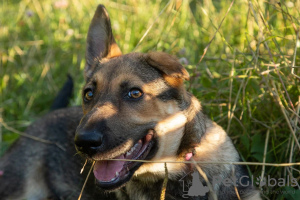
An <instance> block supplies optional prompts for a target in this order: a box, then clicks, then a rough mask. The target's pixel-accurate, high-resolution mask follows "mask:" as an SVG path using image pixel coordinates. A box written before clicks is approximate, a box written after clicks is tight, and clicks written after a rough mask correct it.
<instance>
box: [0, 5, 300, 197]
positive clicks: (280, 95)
mask: <svg viewBox="0 0 300 200" xmlns="http://www.w3.org/2000/svg"><path fill="white" fill-rule="evenodd" d="M180 2H181V1H177V4H176V1H162V0H161V1H159V0H157V1H154V0H153V1H135V0H129V1H121V0H116V1H108V0H104V1H101V3H102V4H104V5H105V6H106V7H107V9H108V11H109V13H110V16H111V21H112V27H113V31H114V34H115V38H116V40H117V42H118V44H119V45H120V47H121V49H122V50H123V52H124V53H129V52H131V51H139V52H147V51H165V52H168V53H170V54H173V55H176V56H177V57H178V58H180V60H181V61H182V62H183V63H184V64H185V65H186V67H187V68H188V70H189V72H190V74H191V81H190V82H189V83H187V87H188V88H189V89H190V91H191V92H193V94H194V95H196V96H197V97H198V98H199V99H200V100H201V101H202V103H203V105H204V109H205V111H206V113H207V114H208V115H209V117H210V118H212V119H213V120H215V121H217V122H218V123H220V124H221V125H222V126H223V127H224V129H225V130H228V133H229V135H230V136H231V138H232V139H233V141H234V143H235V145H236V147H237V148H238V149H239V151H240V152H241V155H242V157H243V159H244V160H245V161H249V162H251V161H255V162H257V161H258V162H263V155H264V147H265V144H268V148H267V151H266V162H271V163H272V162H273V163H288V162H300V156H299V146H298V145H297V143H296V142H295V140H294V136H293V134H292V132H294V133H295V136H296V137H298V141H299V121H300V120H299V107H300V99H299V94H300V87H299V79H297V77H296V76H300V70H299V63H300V62H299V47H300V42H299V39H297V37H296V35H297V33H298V32H299V19H300V18H299V10H300V3H299V1H280V3H277V2H275V1H270V2H271V3H269V2H267V1H246V0H244V1H235V2H234V4H233V6H232V8H231V9H230V11H229V14H228V15H226V12H227V10H228V8H229V6H230V4H231V1H229V0H224V1H211V0H200V1H196V0H190V1H182V2H181V5H180ZM98 3H100V1H92V0H86V1H79V0H69V1H67V0H60V1H55V0H44V1H38V0H24V1H17V0H4V1H2V2H1V10H0V11H1V12H0V92H1V97H0V100H1V101H0V103H1V105H0V107H1V108H0V114H1V115H0V118H1V119H2V120H3V121H4V122H5V123H7V124H8V125H9V126H11V127H14V128H16V129H18V130H21V131H23V130H24V129H25V128H26V127H27V126H28V125H29V124H30V123H31V122H32V121H34V120H35V119H37V118H38V117H40V116H41V115H43V114H45V113H47V112H48V110H49V107H50V105H51V102H52V100H53V98H54V97H55V95H56V93H57V92H58V90H59V88H60V87H61V86H62V84H63V83H64V81H65V80H66V76H67V74H71V76H72V77H73V78H74V80H75V82H76V83H75V95H74V97H73V99H72V102H71V104H72V105H79V104H80V103H81V99H80V88H81V86H82V84H83V75H82V71H83V67H84V54H85V37H86V33H87V30H88V25H89V22H90V20H91V18H92V16H93V14H94V11H95V8H96V6H97V4H98ZM224 17H225V19H224V21H223V24H222V26H221V27H220V28H219V29H218V27H219V25H220V23H221V21H222V19H223V18H224ZM297 31H298V32H297ZM215 33H216V37H215V38H213V36H214V34H215ZM141 39H142V40H141ZM211 39H213V40H212V42H211V44H210V46H209V47H208V49H207V53H206V54H205V56H204V58H203V60H202V61H201V62H199V60H200V58H201V56H202V54H203V52H204V49H205V47H207V45H208V44H209V42H210V41H211ZM296 45H298V46H296ZM295 47H296V48H295ZM294 58H295V62H294ZM292 67H295V68H294V72H293V73H292ZM0 130H1V131H0V138H1V139H2V143H1V148H0V155H1V154H2V153H3V150H4V149H6V148H7V146H8V145H9V144H10V143H11V142H12V141H14V140H15V139H16V138H17V134H14V133H12V132H10V131H8V130H6V129H5V128H4V127H2V128H1V125H0ZM268 131H269V134H270V135H269V139H268V141H267V142H266V141H265V139H266V133H267V132H268ZM250 168H251V171H252V172H253V173H254V174H255V175H257V176H259V175H260V174H261V171H262V167H261V166H251V167H250ZM294 168H295V169H296V170H295V169H294ZM294 168H291V167H285V168H283V167H282V168H275V167H266V170H265V173H266V174H268V175H271V176H273V177H286V176H287V175H291V174H292V175H293V176H294V177H295V178H298V180H299V177H300V174H299V170H300V169H299V166H298V167H296V166H295V167H294ZM280 189H286V190H288V189H290V188H275V190H280ZM269 190H271V188H263V191H269ZM298 192H299V191H298ZM293 195H294V196H293ZM296 195H297V194H296V193H295V194H291V195H290V196H285V197H281V196H279V195H274V194H273V195H272V194H271V195H268V196H269V198H270V199H283V198H286V199H293V198H294V199H296V198H297V196H296ZM298 195H299V193H298Z"/></svg>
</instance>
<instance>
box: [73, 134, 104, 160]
mask: <svg viewBox="0 0 300 200" xmlns="http://www.w3.org/2000/svg"><path fill="white" fill-rule="evenodd" d="M102 143H103V134H102V133H101V132H98V131H88V130H81V131H80V130H79V131H77V132H76V135H75V145H76V147H77V149H78V150H79V151H81V152H82V153H86V154H88V155H92V154H95V153H96V152H97V149H99V148H100V147H101V145H102Z"/></svg>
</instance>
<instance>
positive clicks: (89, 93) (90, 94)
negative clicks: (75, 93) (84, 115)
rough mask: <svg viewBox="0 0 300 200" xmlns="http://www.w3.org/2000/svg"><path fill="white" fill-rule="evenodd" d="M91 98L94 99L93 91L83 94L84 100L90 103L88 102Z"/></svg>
mask: <svg viewBox="0 0 300 200" xmlns="http://www.w3.org/2000/svg"><path fill="white" fill-rule="evenodd" d="M93 97H94V93H93V91H92V90H88V91H86V92H85V95H84V100H86V101H90V100H92V98H93Z"/></svg>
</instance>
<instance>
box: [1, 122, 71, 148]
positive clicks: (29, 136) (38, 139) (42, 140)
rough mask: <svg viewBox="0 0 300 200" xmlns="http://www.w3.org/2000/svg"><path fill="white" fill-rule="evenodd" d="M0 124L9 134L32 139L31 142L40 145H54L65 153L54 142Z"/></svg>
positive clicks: (3, 123)
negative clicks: (33, 141)
mask: <svg viewBox="0 0 300 200" xmlns="http://www.w3.org/2000/svg"><path fill="white" fill-rule="evenodd" d="M0 123H1V124H2V126H3V127H4V128H5V129H7V130H9V131H11V132H14V133H17V134H19V135H21V136H23V137H26V138H29V139H32V140H35V141H38V142H42V143H46V144H52V145H55V146H57V147H58V148H60V149H61V150H63V151H66V149H65V148H64V147H62V146H61V145H60V144H57V143H56V142H52V141H49V140H45V139H42V138H39V137H35V136H33V135H29V134H27V133H23V132H21V131H18V130H16V129H14V128H12V127H10V126H8V125H7V124H6V123H5V122H3V121H0Z"/></svg>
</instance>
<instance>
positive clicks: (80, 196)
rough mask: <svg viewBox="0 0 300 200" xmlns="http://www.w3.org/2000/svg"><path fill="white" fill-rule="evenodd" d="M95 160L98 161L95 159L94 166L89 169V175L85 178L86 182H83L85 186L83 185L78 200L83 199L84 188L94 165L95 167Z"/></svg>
mask: <svg viewBox="0 0 300 200" xmlns="http://www.w3.org/2000/svg"><path fill="white" fill-rule="evenodd" d="M95 162H96V161H94V162H93V163H92V166H91V168H90V171H89V173H88V175H87V176H86V179H85V181H84V184H83V186H82V189H81V192H80V194H79V197H78V200H80V199H81V196H82V193H83V190H84V188H85V185H86V183H87V180H88V179H89V176H90V174H91V171H92V169H93V167H94V165H95Z"/></svg>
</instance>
